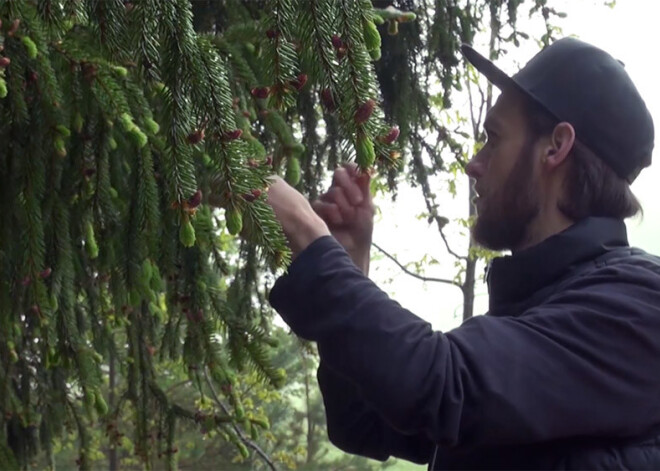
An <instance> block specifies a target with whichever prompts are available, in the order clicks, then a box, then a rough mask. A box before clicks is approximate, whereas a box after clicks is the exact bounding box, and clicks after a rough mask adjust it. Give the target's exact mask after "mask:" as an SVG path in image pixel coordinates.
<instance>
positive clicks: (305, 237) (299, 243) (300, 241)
mask: <svg viewBox="0 0 660 471" xmlns="http://www.w3.org/2000/svg"><path fill="white" fill-rule="evenodd" d="M271 182H272V183H271V185H270V186H269V188H268V199H267V202H268V204H270V205H271V206H272V208H273V211H274V212H275V217H276V218H277V220H278V221H279V222H280V224H281V225H282V229H283V230H284V235H285V236H286V237H287V239H288V240H289V247H290V248H291V252H292V255H293V258H295V257H296V256H298V254H299V253H300V252H302V251H303V250H305V248H307V246H308V245H309V244H311V243H312V242H314V241H315V240H316V239H318V238H319V237H323V236H325V235H330V231H329V230H328V226H327V225H326V224H325V222H323V220H322V219H321V218H320V217H319V216H318V215H317V214H316V213H315V212H314V210H313V209H312V207H311V206H310V204H309V202H308V201H307V199H306V198H305V197H304V196H303V195H301V194H300V193H299V192H298V191H296V189H295V188H293V187H292V186H290V185H289V184H288V183H287V182H285V181H284V180H283V179H282V178H280V177H278V176H274V177H272V178H271Z"/></svg>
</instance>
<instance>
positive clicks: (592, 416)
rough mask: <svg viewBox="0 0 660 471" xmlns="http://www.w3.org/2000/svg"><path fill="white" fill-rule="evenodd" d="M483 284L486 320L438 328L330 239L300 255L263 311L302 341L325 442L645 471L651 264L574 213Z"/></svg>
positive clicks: (653, 307)
mask: <svg viewBox="0 0 660 471" xmlns="http://www.w3.org/2000/svg"><path fill="white" fill-rule="evenodd" d="M488 284H489V291H490V309H489V312H488V314H487V315H483V316H476V317H474V318H472V319H470V320H468V321H466V322H464V323H463V324H462V325H461V326H460V327H458V328H456V329H454V330H452V331H450V332H447V333H441V332H437V331H433V329H432V328H431V325H430V324H429V323H427V322H426V321H424V320H422V319H420V318H419V317H417V316H415V315H414V314H412V313H410V312H409V311H407V310H406V309H403V308H402V307H401V306H400V305H399V304H398V303H396V302H395V301H393V300H391V299H390V298H389V297H388V296H387V295H386V294H385V293H384V292H383V291H381V290H380V289H379V288H378V287H377V286H376V285H375V284H374V283H373V282H371V281H370V280H369V279H368V278H367V277H365V276H363V275H362V273H361V272H360V271H359V270H358V269H357V268H356V267H355V266H354V265H353V263H352V262H351V260H350V258H349V257H348V255H347V254H346V253H345V251H344V250H343V249H342V247H341V246H340V245H339V244H338V243H337V242H336V241H335V240H334V239H333V238H332V237H329V236H328V237H323V238H320V239H318V240H316V241H315V242H314V243H313V244H312V245H310V246H309V247H308V248H307V249H306V250H304V251H303V252H302V253H301V254H300V255H299V256H298V258H297V259H296V260H295V261H294V262H293V263H292V265H291V267H290V269H289V272H288V273H287V274H286V275H285V276H283V277H281V278H280V279H278V281H277V282H276V284H275V286H274V287H273V289H272V291H271V295H270V301H271V304H272V305H273V307H274V308H275V309H276V310H277V311H278V312H279V313H280V315H281V316H282V317H283V318H284V320H285V321H286V322H287V323H288V324H289V325H290V326H291V328H292V329H293V330H294V332H296V333H297V334H298V335H300V336H301V337H304V338H306V339H309V340H313V341H316V342H317V343H318V348H319V352H320V356H321V365H320V368H319V371H318V380H319V384H320V386H321V391H322V392H323V397H324V403H325V407H326V415H327V419H328V434H329V437H330V440H331V441H332V442H333V443H335V444H336V445H337V446H338V447H339V448H342V449H343V450H345V451H347V452H350V453H355V454H360V455H364V456H368V457H372V458H375V459H379V460H385V459H387V458H388V457H389V456H396V457H400V458H403V459H407V460H410V461H414V462H417V463H429V464H430V466H429V467H430V468H432V469H660V440H658V438H657V437H658V436H660V260H659V259H658V258H656V257H654V256H651V255H648V254H646V253H645V252H643V251H641V250H638V249H633V248H630V247H629V246H628V243H627V238H626V229H625V225H624V223H623V222H622V221H619V220H613V219H604V218H589V219H586V220H584V221H581V222H579V223H577V224H575V225H574V226H572V227H570V228H569V229H567V230H566V231H564V232H562V233H560V234H557V235H555V236H553V237H551V238H549V239H547V240H546V241H544V242H542V243H540V244H539V245H537V246H534V247H532V248H529V249H527V250H524V251H521V252H518V253H516V254H515V255H514V256H506V257H502V258H499V259H496V260H495V261H494V262H493V263H492V265H491V268H490V271H489V275H488ZM438 301H439V302H441V301H442V300H438Z"/></svg>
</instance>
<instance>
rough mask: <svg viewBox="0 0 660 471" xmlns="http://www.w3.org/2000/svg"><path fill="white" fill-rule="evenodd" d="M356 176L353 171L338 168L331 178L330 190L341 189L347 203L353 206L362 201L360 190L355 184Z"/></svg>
mask: <svg viewBox="0 0 660 471" xmlns="http://www.w3.org/2000/svg"><path fill="white" fill-rule="evenodd" d="M356 176H357V174H356V171H355V169H352V168H350V167H348V168H347V167H346V166H344V167H339V168H338V169H337V170H335V173H334V175H333V176H332V188H334V187H339V188H342V189H343V191H344V193H345V195H346V197H347V198H348V201H349V202H350V203H351V204H353V205H359V204H361V203H362V201H363V200H364V195H363V194H362V189H361V188H360V186H359V185H358V183H357V182H356ZM332 188H331V189H332Z"/></svg>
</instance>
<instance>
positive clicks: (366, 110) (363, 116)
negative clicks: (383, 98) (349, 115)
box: [355, 99, 376, 124]
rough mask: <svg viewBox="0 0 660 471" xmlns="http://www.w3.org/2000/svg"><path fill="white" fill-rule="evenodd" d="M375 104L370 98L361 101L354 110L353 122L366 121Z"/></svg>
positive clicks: (360, 122)
mask: <svg viewBox="0 0 660 471" xmlns="http://www.w3.org/2000/svg"><path fill="white" fill-rule="evenodd" d="M375 106H376V102H375V101H373V100H372V99H369V100H367V101H365V102H364V103H362V104H361V105H360V107H359V108H358V109H357V111H356V112H355V123H356V124H362V123H364V122H366V121H367V120H368V119H369V117H370V116H371V113H373V112H374V107H375Z"/></svg>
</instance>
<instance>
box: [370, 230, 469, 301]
mask: <svg viewBox="0 0 660 471" xmlns="http://www.w3.org/2000/svg"><path fill="white" fill-rule="evenodd" d="M371 245H373V246H374V247H376V249H378V250H379V251H380V252H381V253H382V254H383V255H385V256H386V257H387V258H389V259H390V260H392V261H393V262H394V263H396V264H397V265H398V266H399V268H401V270H403V272H404V273H406V274H407V275H410V276H412V277H414V278H417V279H419V280H422V281H433V282H436V283H445V284H448V285H453V286H456V287H457V288H460V290H461V291H462V290H463V286H461V284H460V283H457V282H456V281H453V280H447V279H444V278H434V277H430V276H428V277H427V276H422V275H420V274H419V273H415V272H413V271H410V270H409V269H408V268H406V266H405V265H403V264H402V263H401V262H399V261H398V260H397V259H396V258H395V257H394V256H393V255H391V254H389V253H388V252H387V251H386V250H385V249H383V248H382V247H380V246H379V245H378V244H376V243H375V242H372V243H371Z"/></svg>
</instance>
